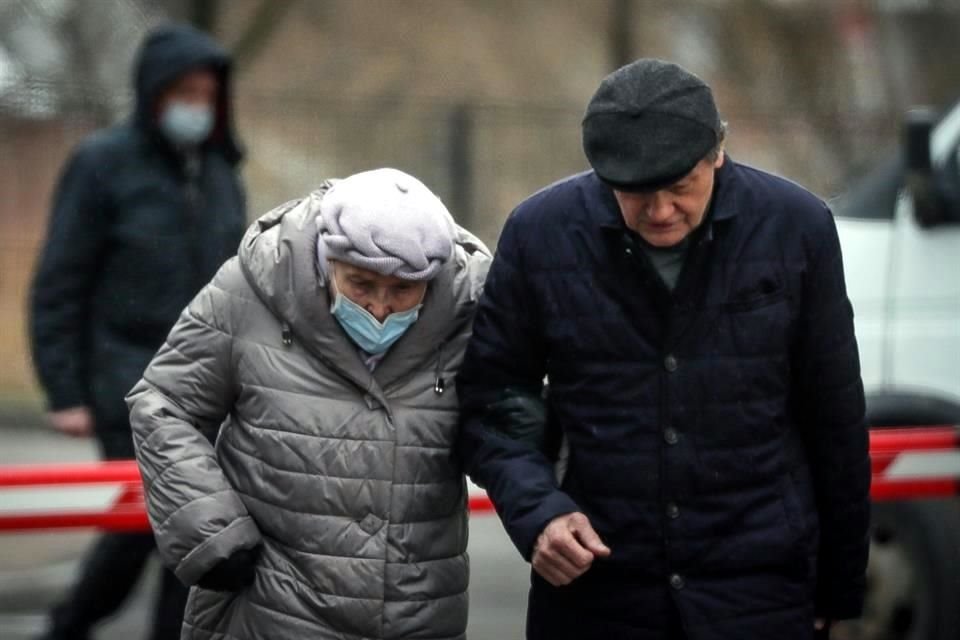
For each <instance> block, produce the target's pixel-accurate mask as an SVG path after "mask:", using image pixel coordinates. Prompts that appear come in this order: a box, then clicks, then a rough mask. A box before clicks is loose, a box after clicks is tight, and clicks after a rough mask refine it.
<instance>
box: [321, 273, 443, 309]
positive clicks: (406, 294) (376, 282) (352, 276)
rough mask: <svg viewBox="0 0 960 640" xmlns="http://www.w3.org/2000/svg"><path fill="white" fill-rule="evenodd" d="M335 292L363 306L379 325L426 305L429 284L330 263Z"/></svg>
mask: <svg viewBox="0 0 960 640" xmlns="http://www.w3.org/2000/svg"><path fill="white" fill-rule="evenodd" d="M330 266H331V271H332V273H333V278H332V280H333V286H334V288H335V291H337V292H339V293H340V294H342V295H344V296H346V297H347V298H348V299H349V300H350V301H351V302H355V303H356V304H358V305H360V306H361V307H363V308H364V309H366V310H367V312H368V313H369V314H370V315H372V316H373V317H374V318H376V319H377V320H378V321H379V322H383V321H384V320H386V319H387V316H389V315H390V314H391V313H402V312H404V311H409V310H410V309H413V308H414V307H415V306H417V305H418V304H420V303H421V302H423V297H424V295H426V292H427V283H426V282H411V281H410V280H403V279H402V278H398V277H396V276H385V275H383V274H382V273H377V272H375V271H368V270H367V269H361V268H360V267H355V266H353V265H352V264H347V263H346V262H338V261H336V260H331V261H330Z"/></svg>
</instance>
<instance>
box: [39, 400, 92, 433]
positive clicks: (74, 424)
mask: <svg viewBox="0 0 960 640" xmlns="http://www.w3.org/2000/svg"><path fill="white" fill-rule="evenodd" d="M47 419H48V420H49V421H50V424H51V425H53V428H54V429H56V430H57V431H59V432H60V433H62V434H64V435H68V436H70V437H72V438H89V437H90V436H92V435H93V412H91V411H90V408H89V407H71V408H69V409H61V410H60V411H50V412H49V413H47Z"/></svg>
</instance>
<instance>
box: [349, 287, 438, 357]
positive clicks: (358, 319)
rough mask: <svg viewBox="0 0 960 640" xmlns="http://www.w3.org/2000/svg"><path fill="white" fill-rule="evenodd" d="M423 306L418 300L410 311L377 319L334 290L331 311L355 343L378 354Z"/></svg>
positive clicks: (413, 320) (393, 341)
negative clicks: (335, 294)
mask: <svg viewBox="0 0 960 640" xmlns="http://www.w3.org/2000/svg"><path fill="white" fill-rule="evenodd" d="M422 307H423V305H422V304H418V305H417V306H415V307H414V308H412V309H410V310H409V311H403V312H401V313H391V314H390V315H388V316H387V318H386V319H385V320H384V321H383V322H380V321H378V320H377V319H376V318H374V317H373V316H372V315H371V314H370V312H368V311H367V310H366V309H364V308H363V307H361V306H360V305H358V304H357V303H356V302H354V301H353V300H351V299H350V298H348V297H346V296H345V295H343V294H342V293H337V297H336V298H335V300H334V303H333V308H332V309H331V312H332V313H333V317H334V318H336V319H337V322H339V323H340V326H341V327H343V330H344V331H346V332H347V335H348V336H349V337H350V339H351V340H353V341H354V343H356V345H357V346H358V347H360V348H361V349H363V350H364V351H366V352H367V353H369V354H371V355H379V354H381V353H384V352H385V351H386V350H387V349H389V348H390V347H392V346H393V344H394V343H395V342H396V341H397V340H399V339H400V338H401V337H403V334H405V333H406V332H407V330H408V329H409V328H410V327H411V326H413V323H414V322H416V321H417V318H418V317H420V309H421V308H422Z"/></svg>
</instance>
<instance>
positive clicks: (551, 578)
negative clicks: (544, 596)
mask: <svg viewBox="0 0 960 640" xmlns="http://www.w3.org/2000/svg"><path fill="white" fill-rule="evenodd" d="M609 555H610V549H609V548H608V547H607V546H606V545H605V544H603V542H602V541H601V540H600V536H598V535H597V532H596V531H594V530H593V527H592V526H591V525H590V521H589V520H588V519H587V516H585V515H584V514H582V513H568V514H566V515H563V516H559V517H557V518H554V519H553V520H551V521H550V523H549V524H548V525H547V526H546V528H545V529H544V530H543V532H542V533H541V534H540V537H538V538H537V543H536V544H535V545H534V547H533V569H534V570H535V571H536V572H537V573H539V574H540V575H541V576H542V577H543V579H544V580H546V581H547V582H549V583H550V584H552V585H553V586H555V587H562V586H564V585H568V584H570V583H571V582H573V581H574V580H576V579H577V578H579V577H580V576H582V575H583V574H584V573H586V572H587V570H588V569H589V568H590V567H591V566H592V565H593V560H594V558H606V557H607V556H609Z"/></svg>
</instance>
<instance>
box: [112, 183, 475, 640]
mask: <svg viewBox="0 0 960 640" xmlns="http://www.w3.org/2000/svg"><path fill="white" fill-rule="evenodd" d="M490 259H491V257H490V254H489V252H488V251H487V249H486V248H485V247H484V246H483V244H482V243H481V242H480V241H479V240H477V239H476V238H474V237H473V236H471V235H470V234H469V233H467V232H466V231H464V230H463V229H461V228H458V227H457V226H456V225H455V224H454V222H453V218H452V217H451V216H450V214H449V213H448V212H447V210H446V208H445V207H444V205H443V204H442V202H441V201H440V200H439V198H437V197H436V196H435V195H433V194H432V193H431V192H430V191H429V189H427V187H426V186H424V185H423V184H422V183H421V182H419V181H418V180H417V179H416V178H413V177H412V176H409V175H407V174H405V173H402V172H400V171H397V170H394V169H378V170H374V171H368V172H364V173H359V174H356V175H353V176H350V177H348V178H346V179H344V180H340V181H329V182H326V183H324V184H323V185H322V186H321V188H320V189H318V190H316V191H314V192H313V193H311V194H309V195H308V196H307V197H305V198H303V199H300V200H297V201H293V202H290V203H287V204H285V205H282V206H280V207H279V208H277V209H276V210H274V211H272V212H270V213H267V214H266V215H264V216H263V217H261V218H260V219H259V220H258V221H257V222H256V223H255V224H254V225H253V226H252V227H251V228H250V229H249V230H248V231H247V234H246V236H245V237H244V240H243V242H242V243H241V247H240V253H239V256H238V257H237V258H236V259H233V260H231V261H229V262H228V263H227V264H226V265H225V266H224V267H223V268H222V269H221V270H220V272H219V273H218V274H217V275H216V277H215V278H214V279H213V281H212V282H211V283H210V284H209V285H208V286H207V287H206V288H204V289H203V291H201V293H200V294H199V295H198V296H197V297H196V298H195V299H194V300H193V302H191V303H190V305H189V307H188V308H187V309H186V310H185V311H184V312H183V314H182V315H181V317H180V320H179V321H178V322H177V324H176V325H175V326H174V328H173V330H172V331H171V333H170V335H169V336H168V338H167V340H166V343H165V344H164V346H163V347H162V348H161V350H160V351H159V352H158V354H157V356H156V357H155V358H154V360H153V361H152V362H151V363H150V366H149V367H148V368H147V370H146V372H145V373H144V376H143V379H142V380H141V381H140V382H139V383H138V384H137V385H136V387H135V388H134V389H133V391H131V393H130V394H129V396H128V397H127V402H128V404H129V406H130V415H131V423H132V425H133V431H134V437H135V441H136V450H137V451H136V453H137V460H138V461H139V463H140V468H141V471H142V475H143V479H144V487H145V493H146V502H147V507H148V512H149V515H150V520H151V522H152V524H153V527H154V531H155V532H156V536H157V541H158V544H159V547H160V553H161V557H162V559H163V561H164V562H165V563H166V565H167V566H168V567H170V568H172V569H173V570H174V571H175V572H176V574H177V576H178V577H179V578H180V579H181V580H182V581H183V582H185V583H186V584H190V585H193V588H192V589H191V592H190V599H189V602H188V605H187V612H186V616H185V619H184V631H183V638H192V639H197V640H214V639H219V638H231V639H234V640H248V639H249V640H253V639H255V638H271V639H272V640H294V639H297V640H299V639H301V638H312V639H315V640H325V639H326V640H334V639H336V640H341V639H342V638H396V639H400V638H432V639H434V640H441V639H449V640H453V639H460V638H464V633H465V629H466V624H467V581H468V561H467V555H466V546H467V518H466V516H467V514H466V499H467V492H466V484H465V479H464V476H463V474H462V472H461V470H460V467H459V466H458V465H457V464H456V462H455V460H454V459H453V456H452V455H451V447H452V445H453V442H454V439H455V435H456V427H457V393H456V388H455V385H454V377H455V374H456V372H457V369H458V367H459V365H460V361H461V359H462V357H463V351H464V349H465V348H466V343H467V339H468V338H469V336H470V332H471V327H472V319H473V313H474V311H475V309H476V308H477V303H478V299H479V297H480V294H481V290H482V286H483V282H484V279H485V276H486V271H487V266H488V264H489V262H490ZM211 433H217V434H218V435H217V437H216V441H215V445H211V443H210V441H209V439H208V437H207V435H208V434H211Z"/></svg>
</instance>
